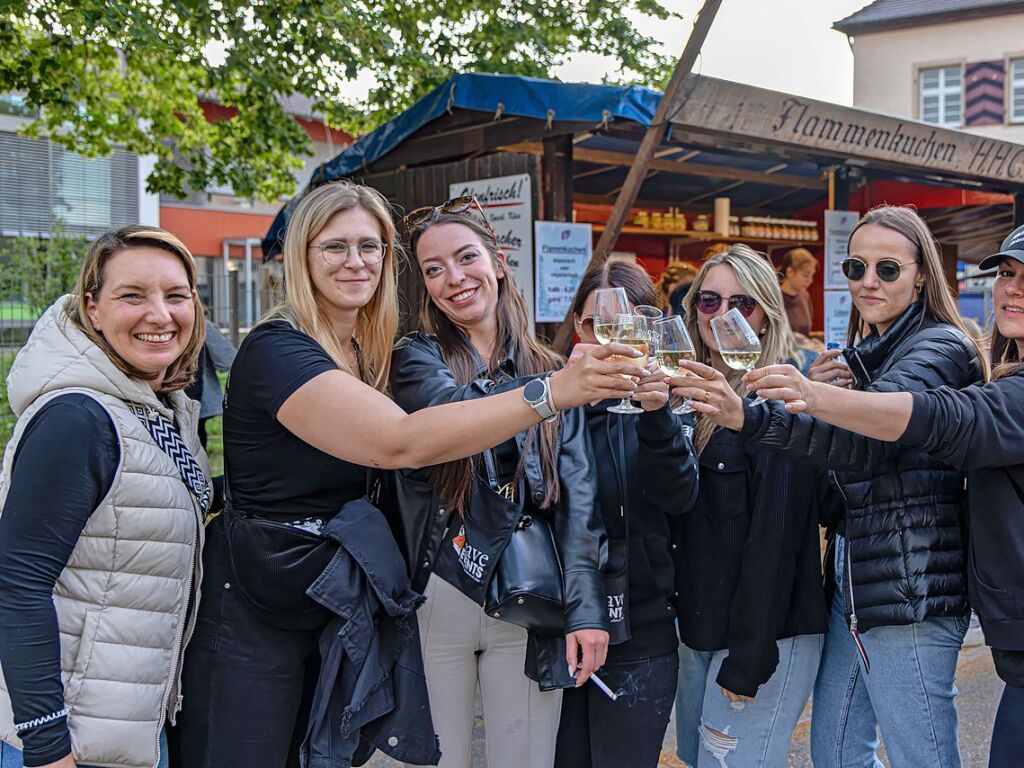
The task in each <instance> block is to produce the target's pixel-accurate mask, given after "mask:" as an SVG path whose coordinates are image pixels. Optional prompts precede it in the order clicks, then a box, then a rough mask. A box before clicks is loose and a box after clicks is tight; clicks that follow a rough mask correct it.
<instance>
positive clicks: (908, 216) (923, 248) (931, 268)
mask: <svg viewBox="0 0 1024 768" xmlns="http://www.w3.org/2000/svg"><path fill="white" fill-rule="evenodd" d="M868 224H877V225H878V226H880V227H885V228H886V229H891V230H892V231H893V232H898V233H900V234H901V235H903V237H905V238H906V239H907V240H909V241H910V244H911V245H913V246H914V249H915V250H916V251H917V264H918V266H919V267H920V268H921V271H922V273H923V274H924V278H925V282H924V290H923V291H922V293H923V296H924V305H923V312H922V319H924V317H930V318H932V319H933V320H937V321H938V322H940V323H945V324H947V325H952V326H953V327H954V328H957V329H958V330H960V331H961V332H962V333H963V334H964V336H966V337H967V339H968V341H970V342H971V344H973V345H974V349H975V351H976V352H977V353H978V361H979V362H980V364H981V366H982V372H983V375H984V377H985V379H986V380H987V379H988V376H989V366H988V360H987V359H986V357H985V353H984V351H983V350H982V349H981V346H980V345H979V344H978V342H977V340H976V339H975V338H974V335H973V334H972V333H971V332H970V331H968V330H967V327H966V326H965V325H964V322H963V320H961V319H960V310H959V309H957V306H956V299H955V298H954V294H953V289H952V288H951V287H950V285H949V283H948V282H947V281H946V275H945V272H943V269H942V254H941V251H940V248H939V244H938V243H937V242H935V237H934V236H933V235H932V232H931V230H930V229H928V224H927V223H926V222H925V220H924V219H922V218H921V216H920V215H919V214H918V212H917V211H915V210H914V209H913V208H911V207H909V206H905V205H879V206H877V207H875V208H872V209H871V210H870V211H868V212H867V213H865V214H864V215H863V216H862V217H861V220H860V221H858V222H857V226H856V227H854V229H853V232H851V233H850V240H849V241H848V245H849V242H852V241H853V236H854V235H855V234H856V232H857V230H858V229H860V228H861V227H863V226H866V225H868ZM847 250H849V247H847ZM863 325H864V324H863V323H862V322H861V317H860V312H858V311H857V307H856V305H854V306H853V307H852V308H851V309H850V324H849V326H848V327H847V329H846V344H847V346H850V347H853V346H856V345H857V344H858V343H859V342H860V341H861V340H862V335H861V334H862V331H863Z"/></svg>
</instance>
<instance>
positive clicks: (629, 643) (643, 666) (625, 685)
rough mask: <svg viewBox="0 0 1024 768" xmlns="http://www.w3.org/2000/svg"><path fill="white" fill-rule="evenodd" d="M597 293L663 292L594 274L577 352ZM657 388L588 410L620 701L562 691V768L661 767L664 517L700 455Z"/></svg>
mask: <svg viewBox="0 0 1024 768" xmlns="http://www.w3.org/2000/svg"><path fill="white" fill-rule="evenodd" d="M600 288H622V289H624V290H625V291H626V296H627V297H628V298H629V302H630V304H632V305H633V306H638V305H643V304H646V305H653V304H654V303H655V300H656V298H657V293H656V291H655V288H654V285H653V284H652V283H651V278H650V277H648V275H647V272H645V271H644V269H643V267H640V266H638V265H636V264H633V263H630V262H626V261H617V260H613V261H609V262H606V263H604V264H601V265H599V266H597V267H594V268H592V269H590V270H589V271H588V272H587V273H586V274H585V275H584V276H583V280H582V281H581V283H580V287H579V290H578V291H577V294H576V299H575V301H574V304H573V318H574V321H575V325H576V333H577V335H578V336H579V337H580V341H581V343H580V344H578V345H577V346H576V348H575V349H574V350H573V353H574V354H580V353H581V352H583V351H584V350H585V349H587V348H589V346H590V345H594V344H597V343H598V341H597V338H596V337H595V336H594V326H593V313H594V294H595V293H596V291H597V290H598V289H600ZM656 386H657V391H653V385H647V387H646V388H647V389H649V390H652V391H647V392H642V393H641V394H640V395H638V396H637V399H639V400H640V402H641V404H642V405H643V409H644V413H642V414H639V415H636V416H634V415H631V414H625V415H623V414H617V413H609V412H608V406H609V405H611V404H612V403H611V402H610V401H602V402H599V403H595V404H591V405H589V406H587V407H586V414H587V429H588V430H589V432H590V444H591V449H592V451H593V453H592V457H593V463H594V475H595V477H596V478H597V488H598V506H599V508H600V510H601V516H602V518H603V520H604V525H605V529H606V530H607V531H608V552H609V557H608V570H607V573H606V575H605V593H606V599H607V601H608V621H609V624H610V626H611V644H610V647H609V648H608V663H607V664H605V666H604V667H602V669H601V672H600V676H601V679H602V680H603V681H604V682H605V683H606V684H607V685H608V686H609V687H610V688H611V689H612V690H613V691H616V692H617V693H618V694H619V696H620V698H619V699H617V700H615V701H613V700H612V699H610V698H609V697H608V696H606V695H605V694H604V693H603V692H602V691H601V690H600V689H598V688H597V687H596V686H593V685H588V686H584V687H582V688H576V689H574V690H568V691H566V692H565V693H564V695H563V697H562V720H561V722H560V723H559V726H558V752H557V755H556V759H555V766H556V768H620V767H621V766H627V765H628V766H630V768H654V767H655V766H657V765H658V760H659V757H660V755H661V745H662V741H663V740H664V738H665V729H666V728H667V727H668V721H669V715H670V714H671V712H672V701H673V699H674V698H675V692H676V678H677V675H678V671H679V655H678V653H677V649H678V646H679V639H678V637H677V635H676V629H675V617H676V612H675V608H674V607H673V605H672V603H673V599H674V595H673V593H674V591H675V585H674V583H673V566H672V544H671V541H670V528H669V524H670V521H671V520H674V519H677V518H679V517H681V516H683V515H685V514H686V513H688V512H689V511H690V510H691V509H692V508H693V504H694V501H695V500H696V496H697V460H696V456H695V455H694V452H693V447H692V444H691V442H690V439H689V437H688V436H687V433H688V432H689V431H690V430H691V429H692V420H691V419H690V418H689V417H677V416H676V415H674V414H673V413H672V411H671V410H670V409H669V408H668V407H666V403H667V402H668V388H667V387H666V386H665V383H664V381H663V380H662V381H657V382H656ZM684 421H685V427H686V429H684Z"/></svg>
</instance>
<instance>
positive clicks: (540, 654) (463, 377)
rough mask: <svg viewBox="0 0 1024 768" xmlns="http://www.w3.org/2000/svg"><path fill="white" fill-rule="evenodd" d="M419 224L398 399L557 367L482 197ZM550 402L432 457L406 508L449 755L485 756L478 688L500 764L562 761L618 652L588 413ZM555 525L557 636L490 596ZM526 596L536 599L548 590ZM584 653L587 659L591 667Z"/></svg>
mask: <svg viewBox="0 0 1024 768" xmlns="http://www.w3.org/2000/svg"><path fill="white" fill-rule="evenodd" d="M406 223H407V225H408V226H409V229H410V246H411V249H412V255H413V257H414V258H415V261H416V264H417V266H418V271H419V275H420V277H421V279H422V287H423V290H422V292H421V306H420V321H421V325H422V327H423V329H424V332H422V333H414V334H411V335H409V336H407V337H406V338H404V339H403V340H402V341H401V342H400V343H399V344H398V346H397V347H396V349H395V352H394V356H393V358H392V368H391V389H392V392H393V394H394V398H395V402H396V403H398V404H399V405H400V406H402V407H403V408H405V409H406V410H408V411H418V410H419V409H421V408H426V407H428V406H432V405H438V404H440V403H461V404H468V403H469V402H472V401H475V402H477V403H479V402H486V401H487V400H489V399H490V398H492V397H496V396H499V395H497V394H496V393H499V392H502V391H505V390H506V389H509V388H514V387H518V386H520V384H521V383H522V380H521V379H519V378H518V377H537V376H541V377H546V376H547V374H548V372H550V371H552V370H558V369H559V368H560V367H561V364H562V360H561V358H559V356H558V355H556V354H555V353H554V352H552V351H551V350H550V349H548V348H546V347H544V346H543V345H542V344H540V343H539V342H538V341H537V340H536V339H535V337H534V336H533V334H532V333H531V331H530V328H529V316H528V314H527V310H526V303H525V301H524V300H523V296H522V294H521V293H520V292H519V289H518V287H517V286H516V284H515V280H514V277H513V275H512V272H511V271H510V270H509V267H508V263H507V261H506V259H505V254H504V253H503V252H501V251H500V250H499V247H498V244H497V242H496V238H495V236H494V232H493V230H492V229H491V227H490V224H489V223H488V222H487V219H486V218H485V215H484V213H483V210H482V209H481V207H480V205H479V203H478V202H477V201H476V198H459V199H456V200H452V201H448V202H446V203H443V204H442V205H440V206H437V207H436V208H435V207H426V208H423V209H418V210H416V211H413V212H412V213H410V214H409V216H407V217H406ZM635 370H636V369H635V368H634V371H635ZM544 380H545V379H544V378H541V379H539V380H535V381H533V382H531V387H533V386H537V385H539V383H540V381H544ZM527 391H528V392H529V391H530V389H529V388H528V390H527ZM452 407H459V406H452ZM551 416H552V418H550V419H547V420H545V422H544V423H542V424H540V425H537V426H534V427H532V428H531V429H529V430H523V431H522V432H520V433H519V434H518V435H516V436H515V437H514V438H511V439H508V440H506V441H504V442H502V443H500V444H499V445H497V446H496V447H495V448H494V449H493V450H491V451H486V452H484V453H483V454H482V455H479V456H475V457H473V458H472V459H462V460H459V461H449V462H447V463H443V464H440V465H439V466H436V467H433V468H431V470H430V472H429V473H426V477H421V478H418V479H419V480H422V481H426V486H425V487H424V488H423V490H424V491H425V492H424V493H423V495H422V497H421V501H420V505H421V506H422V507H423V510H422V511H420V510H418V509H416V508H415V506H416V505H414V504H412V503H409V502H408V501H407V503H406V511H407V512H412V513H413V515H414V516H415V517H417V518H420V519H423V520H425V521H426V529H427V530H425V531H424V532H423V535H422V539H421V540H420V541H419V542H418V543H416V544H412V545H411V546H410V548H412V549H415V550H416V551H417V552H418V557H416V562H417V563H418V566H419V567H418V568H417V570H416V573H415V574H414V577H413V585H414V588H417V589H422V588H423V587H424V586H425V590H424V594H425V595H426V597H427V602H426V604H425V605H424V607H423V608H422V609H421V610H420V614H419V619H420V632H421V638H422V645H423V656H424V665H425V669H426V675H427V687H428V690H429V692H430V700H431V710H432V714H433V717H434V724H435V726H436V728H437V732H438V736H439V738H440V743H441V754H442V757H441V763H440V765H441V766H442V768H469V766H471V765H472V762H473V760H472V743H473V721H474V703H475V698H476V690H477V687H478V686H479V688H480V692H481V696H482V699H483V707H484V719H485V721H486V723H487V743H486V748H487V764H488V765H489V766H492V767H493V768H503V767H505V766H507V768H518V767H519V766H528V765H529V766H545V765H546V766H550V765H551V764H552V761H553V760H554V755H555V737H556V734H557V731H558V714H559V709H560V706H561V699H562V695H561V689H562V688H566V687H570V686H573V685H582V684H583V683H585V682H586V681H587V678H588V677H589V676H590V673H591V672H593V671H594V670H595V669H597V668H599V667H600V666H601V665H602V664H604V660H605V656H606V654H607V650H608V626H609V624H608V617H607V614H606V610H605V604H604V592H603V589H602V576H601V571H602V569H603V567H604V560H605V557H606V544H605V535H604V530H603V526H602V524H601V520H600V516H599V513H598V511H597V510H596V509H595V503H594V502H595V499H594V478H593V476H592V467H591V464H590V459H589V454H588V450H587V439H586V437H587V435H586V425H585V423H584V419H583V412H582V410H580V409H573V410H565V411H562V413H561V414H559V415H558V416H557V417H555V414H553V413H552V414H551ZM406 474H407V473H406ZM421 474H422V473H421ZM416 479H417V478H409V477H406V480H407V481H415V480H416ZM406 498H407V499H409V498H410V497H409V496H407V497H406ZM547 525H550V528H551V531H552V533H553V536H554V544H555V548H556V549H557V554H558V559H559V560H560V572H559V563H548V564H547V566H549V567H551V571H547V570H544V569H545V566H541V567H540V569H541V570H542V572H537V573H532V574H531V577H532V578H534V579H537V580H548V581H552V580H553V581H555V582H557V581H559V580H560V581H561V582H562V583H563V585H564V598H565V599H564V608H562V609H560V610H559V615H558V619H559V620H560V623H562V625H563V626H562V627H561V628H558V630H557V634H556V632H555V631H554V630H552V631H545V630H544V628H542V627H540V626H538V625H537V624H533V623H532V622H531V625H530V629H529V631H528V630H527V629H525V628H524V627H523V626H518V625H517V624H515V623H511V622H510V621H509V620H508V618H509V617H508V616H503V615H501V614H502V611H501V610H497V609H495V610H493V611H492V612H491V613H490V614H488V613H487V612H485V611H484V609H483V608H482V603H485V599H486V597H487V593H488V588H493V587H494V585H495V582H499V581H501V580H502V579H503V578H504V575H505V572H504V571H503V567H504V566H505V565H507V562H506V561H507V558H509V557H510V556H511V554H510V553H511V551H512V550H513V548H517V547H519V545H520V544H521V542H520V541H514V539H517V538H518V537H522V536H524V535H527V534H526V531H525V529H524V530H519V528H520V527H522V526H533V527H535V528H536V527H539V526H547ZM531 532H532V533H535V531H531ZM548 546H550V539H549V545H548ZM522 599H524V600H525V601H526V602H525V605H526V608H525V609H524V610H530V606H531V605H532V602H531V601H532V600H533V598H532V597H531V596H527V597H524V598H522ZM531 618H532V617H531ZM536 618H537V619H538V620H539V619H540V618H541V615H539V614H538V615H537V616H536ZM538 623H539V622H538ZM569 667H571V668H572V669H573V670H574V671H575V670H577V669H578V670H579V671H578V674H577V677H576V679H574V678H573V677H572V676H571V674H572V673H570V672H569V671H568V670H569ZM524 670H525V672H524ZM531 678H532V679H531Z"/></svg>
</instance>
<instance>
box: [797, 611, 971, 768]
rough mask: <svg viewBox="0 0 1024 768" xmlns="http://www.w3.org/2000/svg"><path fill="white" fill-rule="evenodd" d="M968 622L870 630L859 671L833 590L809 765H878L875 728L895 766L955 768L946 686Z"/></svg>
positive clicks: (951, 698) (952, 712) (951, 692)
mask: <svg viewBox="0 0 1024 768" xmlns="http://www.w3.org/2000/svg"><path fill="white" fill-rule="evenodd" d="M969 623H970V619H969V617H968V616H963V617H939V618H932V619H926V620H925V621H922V622H919V623H917V624H906V625H901V626H895V627H874V628H872V629H870V630H868V631H867V632H864V633H862V634H861V641H862V642H863V643H864V648H865V650H866V652H867V655H868V659H869V661H870V662H871V672H870V673H866V672H865V670H864V662H863V660H862V659H861V657H860V654H859V653H858V651H857V646H856V643H854V641H853V637H852V636H851V635H850V631H849V627H848V625H847V623H846V616H845V615H844V609H843V598H842V595H841V593H840V592H838V591H837V592H836V598H835V600H834V602H833V604H832V613H831V616H830V617H829V626H828V635H827V636H826V639H825V650H824V653H823V654H822V657H821V670H820V671H819V672H818V680H817V682H816V683H815V685H814V713H813V717H812V719H811V758H812V760H813V761H814V765H815V768H882V763H881V761H880V760H879V759H878V756H877V754H876V752H877V749H878V743H879V740H878V731H879V730H881V733H882V738H883V739H884V740H885V748H886V751H887V752H888V753H889V759H890V761H891V762H892V764H893V765H894V766H897V768H960V746H959V742H958V739H957V714H956V702H955V697H956V686H955V685H954V684H953V681H954V679H955V677H956V661H957V656H958V655H959V653H960V645H961V644H962V643H963V639H964V635H965V634H966V633H967V627H968V625H969Z"/></svg>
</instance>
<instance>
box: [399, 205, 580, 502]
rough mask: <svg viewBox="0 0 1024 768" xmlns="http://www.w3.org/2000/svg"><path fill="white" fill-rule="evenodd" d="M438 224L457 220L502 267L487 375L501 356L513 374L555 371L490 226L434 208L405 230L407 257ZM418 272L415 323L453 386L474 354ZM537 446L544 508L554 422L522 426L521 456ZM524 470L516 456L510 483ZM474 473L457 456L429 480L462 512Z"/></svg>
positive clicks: (462, 379) (554, 481)
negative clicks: (430, 338) (431, 339)
mask: <svg viewBox="0 0 1024 768" xmlns="http://www.w3.org/2000/svg"><path fill="white" fill-rule="evenodd" d="M438 224H460V225H461V226H463V227H466V228H467V229H468V230H469V231H471V232H472V233H473V234H474V235H476V236H477V238H479V240H480V242H481V243H482V244H483V247H484V250H485V251H486V252H487V256H488V257H489V258H490V259H491V262H492V263H493V265H494V267H495V269H498V268H500V269H502V270H503V271H504V273H505V277H504V279H502V280H499V281H498V301H497V304H496V306H495V313H496V315H497V328H498V330H497V334H498V338H497V343H496V344H495V345H494V350H493V352H492V353H491V359H490V360H485V361H484V363H485V364H486V365H487V370H488V373H494V369H495V366H496V365H498V364H499V363H500V362H501V361H502V359H504V358H505V357H506V356H507V357H509V358H511V359H512V361H513V364H514V365H515V375H516V376H530V375H533V374H537V373H544V372H546V371H554V370H558V369H559V368H561V367H562V364H563V363H564V362H565V361H564V359H563V358H562V357H561V356H560V355H558V354H557V353H556V352H554V351H553V350H551V349H549V348H548V347H546V346H544V345H543V344H541V343H540V342H539V341H537V339H536V337H535V336H534V335H533V334H532V333H531V332H530V316H529V312H528V310H527V306H526V299H525V298H523V294H522V292H521V291H520V290H519V286H517V285H516V280H515V275H514V274H513V272H512V270H511V269H510V268H509V266H508V265H507V264H505V263H504V262H502V261H501V259H500V257H499V250H498V244H497V243H496V242H495V241H494V239H493V236H492V235H491V233H490V230H489V229H488V228H487V227H486V226H484V224H483V223H482V222H481V221H479V220H477V219H476V218H474V217H473V216H471V215H470V214H468V213H442V212H440V211H435V212H434V213H433V214H432V215H431V216H430V218H428V219H426V220H425V221H423V222H420V223H419V224H417V225H415V226H414V227H413V228H412V230H411V231H410V233H409V248H410V250H411V251H412V255H413V258H415V256H416V248H417V246H418V244H419V240H420V237H421V236H422V235H423V233H424V232H426V231H427V230H428V229H429V228H430V227H432V226H436V225H438ZM416 272H417V274H419V276H420V325H421V326H422V328H423V330H424V331H426V332H427V333H432V334H435V335H436V336H437V342H438V344H440V346H441V355H442V356H443V357H444V361H445V363H446V364H447V366H448V367H449V368H450V369H451V371H452V374H453V375H454V376H455V380H456V381H457V382H458V383H459V384H469V383H470V382H471V381H472V380H473V377H474V376H475V375H476V374H477V363H476V356H475V355H474V353H473V349H472V348H471V346H470V344H469V341H468V339H467V338H466V335H465V334H464V333H463V332H462V331H461V330H460V329H459V328H458V327H457V326H456V325H455V323H453V322H452V321H451V320H450V319H449V317H448V316H447V315H446V314H445V313H444V312H442V311H441V310H440V309H439V308H438V306H437V305H436V304H435V303H434V301H433V299H432V298H431V297H430V294H429V293H428V292H427V284H426V281H425V280H424V279H423V272H422V271H421V270H419V269H417V270H416ZM534 444H537V446H538V452H539V454H540V464H541V474H542V475H543V478H544V488H545V496H544V499H543V500H542V501H540V502H539V503H538V505H537V506H539V507H540V508H541V509H547V508H549V507H551V506H552V505H554V504H555V503H557V502H558V499H559V496H560V491H561V481H560V480H559V478H558V420H557V419H555V420H554V421H551V422H547V423H544V422H542V423H540V424H538V425H537V426H534V427H531V428H530V429H529V430H527V433H526V439H525V441H524V443H523V454H525V453H526V452H527V450H529V448H530V447H531V446H532V445H534ZM523 471H524V467H523V459H522V456H521V457H520V461H519V465H518V466H517V468H516V476H515V478H514V481H515V482H518V481H519V479H520V478H521V477H522V475H523ZM475 475H476V468H475V467H474V461H473V459H471V458H468V459H457V460H455V461H449V462H447V463H445V464H442V465H440V466H439V467H435V469H434V472H433V475H432V482H433V484H434V487H435V488H436V489H437V492H438V494H439V495H440V496H441V498H443V499H444V500H445V501H447V502H448V503H449V504H450V505H451V506H452V508H453V509H456V510H458V511H460V512H464V511H465V509H466V506H467V505H468V503H469V500H470V497H471V495H472V491H473V480H474V478H475Z"/></svg>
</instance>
